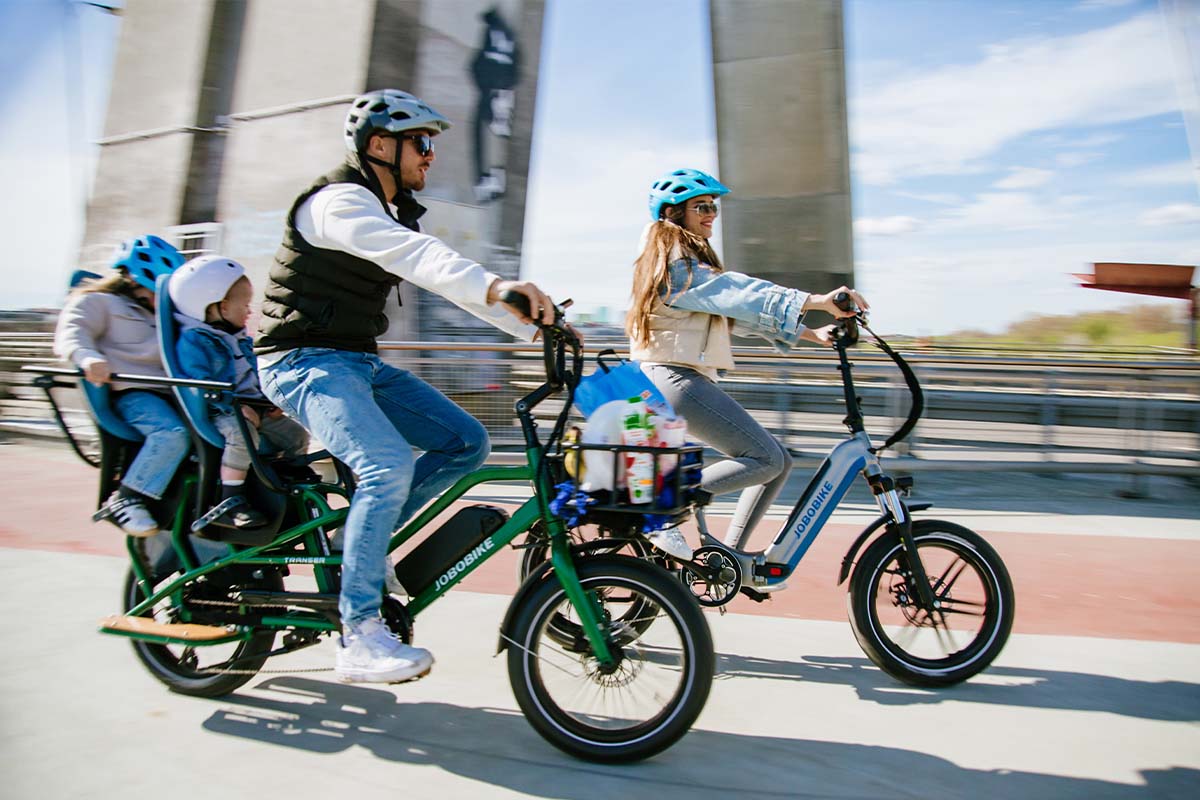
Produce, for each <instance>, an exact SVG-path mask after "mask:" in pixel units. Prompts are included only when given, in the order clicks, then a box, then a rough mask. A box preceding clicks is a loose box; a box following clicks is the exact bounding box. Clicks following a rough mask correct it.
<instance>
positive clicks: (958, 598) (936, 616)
mask: <svg viewBox="0 0 1200 800" xmlns="http://www.w3.org/2000/svg"><path fill="white" fill-rule="evenodd" d="M912 532H913V539H914V540H915V541H916V545H917V552H918V553H919V554H920V558H921V563H922V565H923V566H924V567H925V574H926V576H927V577H928V579H929V585H930V587H931V588H932V590H933V597H934V601H935V605H936V607H935V608H934V609H932V610H931V611H929V610H925V609H922V608H920V605H919V600H918V598H917V594H916V587H915V586H913V585H912V584H911V576H910V574H909V572H910V571H909V561H908V554H907V553H906V552H905V550H904V547H903V546H902V545H901V543H900V540H899V538H898V537H896V536H884V537H882V538H880V539H877V540H876V541H875V542H874V543H872V544H871V546H870V547H868V548H867V550H866V552H865V553H863V555H862V558H860V559H859V561H858V566H857V567H855V570H854V575H853V577H852V578H851V579H850V589H849V593H848V595H847V600H848V603H849V606H850V608H849V611H850V624H851V626H852V627H853V628H854V635H855V637H857V639H858V643H859V645H861V646H862V649H863V651H864V652H865V653H866V654H867V656H868V657H869V658H870V659H871V661H873V662H875V664H876V666H878V667H879V668H880V669H882V670H883V671H884V672H886V673H888V674H889V675H891V676H892V677H894V678H896V679H898V680H901V681H904V682H905V683H909V684H913V685H916V686H947V685H950V684H953V683H958V682H960V681H964V680H966V679H967V678H970V677H971V676H972V675H975V674H976V673H978V672H980V671H981V670H983V669H985V668H986V667H987V666H988V665H989V664H991V663H992V660H993V659H994V658H995V657H996V656H997V655H999V653H1000V650H1001V649H1002V648H1003V647H1004V644H1005V642H1007V641H1008V634H1009V632H1010V631H1011V630H1012V623H1013V588H1012V580H1011V579H1010V578H1009V576H1008V570H1007V569H1005V567H1004V562H1003V561H1002V560H1001V559H1000V556H999V554H998V553H996V551H995V550H994V549H992V546H991V545H989V544H988V543H987V542H986V541H984V539H983V537H981V536H979V535H978V534H976V533H974V532H972V531H970V530H968V529H966V528H964V527H962V526H961V525H955V524H953V523H950V522H940V521H937V520H920V521H918V522H914V523H913V528H912Z"/></svg>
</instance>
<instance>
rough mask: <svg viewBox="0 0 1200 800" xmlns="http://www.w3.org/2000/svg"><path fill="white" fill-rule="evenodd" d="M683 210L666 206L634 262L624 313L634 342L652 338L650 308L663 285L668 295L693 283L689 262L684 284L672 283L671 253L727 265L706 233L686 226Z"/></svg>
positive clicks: (641, 343) (715, 265)
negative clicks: (700, 232)
mask: <svg viewBox="0 0 1200 800" xmlns="http://www.w3.org/2000/svg"><path fill="white" fill-rule="evenodd" d="M683 211H684V209H683V206H682V205H668V206H663V219H659V220H658V221H657V222H654V223H651V225H650V229H649V230H648V231H647V232H646V245H645V247H644V248H642V253H641V255H639V256H638V257H637V260H636V261H634V262H633V296H632V300H631V302H630V305H629V314H627V315H626V317H625V333H627V334H628V335H629V338H630V340H632V341H633V343H634V345H635V346H638V347H645V346H646V345H647V344H649V342H650V312H651V311H652V310H653V308H654V301H655V300H657V299H658V298H659V296H660V295H661V293H662V290H663V288H664V287H665V288H666V290H667V295H668V297H669V296H670V295H671V294H673V293H676V292H682V291H684V290H686V289H687V288H688V285H689V284H690V283H691V279H692V269H691V267H690V266H689V267H688V279H687V282H685V283H684V285H683V286H672V285H671V271H670V263H671V255H672V253H676V254H677V253H682V254H683V257H684V258H695V259H696V260H698V261H699V262H700V263H702V264H707V265H708V266H710V267H712V269H713V270H714V271H715V272H721V271H722V270H723V269H724V268H723V267H722V266H721V259H719V258H718V257H717V253H716V251H715V250H713V249H712V245H710V244H709V243H708V241H707V240H706V239H705V238H704V237H702V236H697V235H696V234H694V233H692V232H691V231H689V230H688V229H687V228H684V227H683ZM678 257H679V256H678V255H676V258H678Z"/></svg>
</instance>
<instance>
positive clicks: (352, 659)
mask: <svg viewBox="0 0 1200 800" xmlns="http://www.w3.org/2000/svg"><path fill="white" fill-rule="evenodd" d="M337 645H338V648H337V666H336V668H335V670H336V672H337V676H338V678H339V679H341V680H342V681H344V682H346V683H399V682H401V681H410V680H413V679H414V678H420V677H423V676H425V675H427V674H428V673H429V670H430V669H432V668H433V655H431V654H430V652H429V651H428V650H423V649H421V648H420V647H412V646H411V645H407V644H405V643H404V642H402V641H400V638H399V637H398V636H396V634H394V633H392V632H391V631H390V630H388V628H387V626H386V625H384V623H383V620H382V619H379V618H375V619H369V620H367V621H366V622H362V623H359V624H358V625H356V626H354V627H353V628H351V629H350V630H348V631H347V632H346V633H343V634H342V635H341V637H339V639H338V643H337Z"/></svg>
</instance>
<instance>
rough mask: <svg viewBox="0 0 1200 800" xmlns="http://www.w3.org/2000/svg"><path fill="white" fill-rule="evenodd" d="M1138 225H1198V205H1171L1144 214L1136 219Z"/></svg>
mask: <svg viewBox="0 0 1200 800" xmlns="http://www.w3.org/2000/svg"><path fill="white" fill-rule="evenodd" d="M1138 224H1139V225H1148V226H1159V225H1192V224H1200V205H1195V204H1193V203H1172V204H1171V205H1168V206H1159V207H1158V208H1152V209H1150V210H1149V211H1146V212H1144V213H1143V214H1142V215H1141V216H1139V217H1138Z"/></svg>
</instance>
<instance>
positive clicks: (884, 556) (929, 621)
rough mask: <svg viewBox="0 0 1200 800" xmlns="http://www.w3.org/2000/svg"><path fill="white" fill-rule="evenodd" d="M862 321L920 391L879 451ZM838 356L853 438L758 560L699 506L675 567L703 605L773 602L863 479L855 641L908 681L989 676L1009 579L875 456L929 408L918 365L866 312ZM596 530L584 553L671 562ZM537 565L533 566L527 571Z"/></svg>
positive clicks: (985, 548)
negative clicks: (857, 368) (866, 513)
mask: <svg viewBox="0 0 1200 800" xmlns="http://www.w3.org/2000/svg"><path fill="white" fill-rule="evenodd" d="M836 302H837V304H838V305H839V307H841V308H843V309H844V310H847V311H851V310H855V309H854V306H853V301H852V300H851V299H850V298H849V297H848V296H846V295H845V294H844V293H843V294H841V295H839V296H838V298H837V301H836ZM860 325H861V326H862V327H864V328H866V330H867V331H868V332H869V333H870V334H871V336H872V337H873V339H874V340H875V343H876V344H877V345H878V346H879V347H880V349H882V350H883V351H884V352H885V353H886V354H887V355H888V356H889V357H890V358H891V359H892V360H893V361H894V362H895V363H896V365H897V366H898V367H899V368H900V372H901V374H903V376H904V381H905V384H906V385H907V386H908V389H909V391H910V392H911V394H912V405H911V408H910V409H909V414H908V417H907V419H906V420H905V421H904V424H903V425H901V426H900V428H898V429H897V430H896V432H895V433H893V434H892V435H891V436H890V437H889V438H888V439H887V441H886V442H884V443H883V444H882V445H873V444H872V442H871V437H870V436H869V434H868V433H867V431H866V430H865V427H864V425H863V416H862V410H861V401H860V400H859V397H858V395H857V393H856V392H855V388H854V380H853V377H852V375H851V364H850V360H849V357H848V356H847V352H846V351H847V349H848V348H849V347H851V346H853V345H854V344H856V343H857V342H858V333H859V331H858V329H859V326H860ZM834 350H835V351H836V352H837V355H838V361H839V367H838V368H839V370H840V371H841V376H842V390H843V394H844V396H845V402H846V418H845V420H844V422H845V425H846V427H847V428H848V429H849V434H850V435H849V437H848V438H847V439H846V440H845V441H842V442H840V443H839V444H837V445H836V446H835V447H834V448H833V450H832V451H831V452H830V453H829V455H828V456H827V457H826V459H825V460H824V461H823V462H822V463H821V465H820V466H819V467H818V468H817V470H816V472H815V473H814V474H813V477H812V479H811V480H810V481H809V483H808V486H807V487H806V488H805V490H804V492H803V494H802V495H801V496H800V499H799V500H798V501H797V503H796V505H795V507H794V508H793V509H792V512H791V513H790V514H789V516H788V518H787V521H786V522H785V523H784V524H783V526H782V527H781V528H780V529H779V532H778V533H777V534H776V536H775V538H774V540H773V541H772V542H771V544H770V546H769V547H767V548H766V549H765V550H763V551H761V552H747V551H745V550H743V549H740V548H741V547H743V546H744V545H745V542H746V539H747V538H748V537H747V536H743V537H742V540H741V541H739V542H733V543H729V544H727V543H724V542H721V541H720V540H718V539H717V538H715V537H714V536H712V535H711V534H710V533H709V532H708V527H707V525H706V523H705V518H704V511H703V508H702V507H696V508H695V509H694V513H695V516H696V524H697V528H698V529H699V533H700V547H699V548H697V549H696V550H695V552H694V555H693V558H692V561H690V562H674V563H677V564H679V576H680V578H681V579H682V580H683V582H684V583H685V584H686V585H687V586H688V587H689V588H690V589H691V590H692V593H693V594H694V595H695V597H696V599H697V601H698V602H699V603H700V604H701V605H702V606H707V607H723V606H725V605H726V604H727V603H729V602H730V601H731V600H732V599H733V598H734V597H736V596H737V595H738V594H739V593H740V594H742V595H745V596H748V597H750V598H751V599H754V600H757V601H763V600H766V599H768V597H769V596H770V593H771V592H773V591H777V590H780V589H783V588H785V587H784V582H785V581H786V580H787V578H788V576H789V575H791V573H792V572H793V571H794V570H795V569H796V566H797V565H798V564H799V563H800V561H801V559H803V558H804V555H805V554H806V553H807V552H808V549H809V547H810V546H811V545H812V543H813V541H815V540H816V538H817V536H818V534H820V532H821V530H822V528H823V527H824V526H825V524H826V523H827V522H828V521H829V518H830V516H831V515H832V514H833V511H834V509H835V508H837V506H838V504H839V503H840V502H841V501H842V499H843V497H845V495H846V492H847V491H849V489H850V487H851V485H852V484H853V483H854V480H855V478H856V477H857V476H858V475H862V476H863V478H864V479H865V480H866V482H867V484H868V485H869V486H870V488H871V492H872V493H873V495H874V497H875V500H876V502H877V504H878V505H879V510H880V516H879V517H878V518H877V519H876V520H875V521H873V522H872V523H871V524H870V525H868V526H867V528H866V529H865V530H863V532H862V533H861V534H859V536H858V537H857V538H856V539H855V540H854V542H853V543H852V544H851V545H850V547H849V549H848V551H847V552H846V555H845V557H844V558H843V560H842V565H841V570H840V573H839V575H838V584H839V585H841V584H843V583H845V582H846V580H847V578H849V590H848V595H847V604H848V610H849V616H850V624H851V625H852V626H853V628H854V634H855V636H856V637H857V638H858V642H859V645H860V646H861V647H862V649H863V651H864V652H865V653H866V654H867V656H868V657H870V659H871V660H872V661H873V662H874V663H875V664H876V665H877V666H879V668H880V669H882V670H884V671H885V672H887V673H888V674H890V675H892V676H893V677H895V678H897V679H898V680H901V681H904V682H906V683H910V684H915V685H919V686H945V685H949V684H953V683H958V682H960V681H963V680H966V679H967V678H969V677H971V676H972V675H975V674H976V673H978V672H979V671H981V670H983V669H984V668H986V667H987V666H988V665H989V664H990V663H991V662H992V660H993V659H995V657H996V656H997V655H998V654H999V653H1000V650H1001V649H1002V648H1003V647H1004V644H1005V642H1006V641H1007V640H1008V635H1009V632H1010V631H1011V629H1012V623H1013V588H1012V581H1011V579H1010V578H1009V575H1008V571H1007V569H1005V566H1004V562H1003V561H1002V560H1001V558H1000V556H999V555H998V554H997V553H996V551H995V550H994V549H993V548H992V547H991V545H989V544H988V543H987V542H986V541H985V540H984V539H983V537H981V536H979V535H978V534H977V533H974V532H973V531H970V530H968V529H967V528H964V527H962V526H961V525H956V524H954V523H952V522H944V521H941V520H927V519H922V520H918V521H914V520H913V519H912V516H911V514H912V513H913V512H918V511H924V510H926V509H928V508H930V507H931V506H932V504H931V503H913V504H908V503H906V502H905V501H904V500H903V499H902V497H901V495H902V494H905V495H906V494H907V493H908V490H909V488H910V487H911V486H912V479H911V478H899V479H894V478H893V477H891V476H890V475H888V474H887V473H886V472H885V471H884V470H883V468H882V467H881V466H880V463H879V458H878V454H879V453H880V452H881V451H883V450H885V449H887V448H888V447H890V446H892V445H893V444H895V443H896V442H899V441H901V440H903V439H904V438H905V437H906V436H907V435H908V434H909V433H910V432H911V431H912V429H913V427H914V426H915V425H916V423H917V420H918V419H920V416H921V412H922V411H923V409H924V398H923V394H922V392H921V386H920V383H919V382H918V381H917V378H916V375H915V374H914V373H913V371H912V368H911V367H909V365H908V364H907V362H905V360H904V358H903V357H902V356H900V354H899V353H897V352H895V351H894V350H893V349H892V348H891V347H889V346H888V344H887V343H886V342H885V341H883V340H882V339H881V338H879V336H877V335H876V334H875V333H874V332H873V331H871V330H870V328H869V327H867V326H866V317H865V315H864V314H863V313H862V312H858V313H856V315H855V316H853V317H847V318H845V319H842V320H840V321H839V322H838V324H837V326H836V328H835V329H834ZM626 520H628V518H626ZM593 522H594V523H596V524H598V525H599V527H600V530H601V533H602V537H601V538H600V539H593V540H591V541H586V542H582V543H580V544H578V545H577V548H578V549H579V550H580V551H583V552H594V553H604V552H610V551H616V550H619V549H620V550H625V551H628V550H632V551H634V552H636V553H639V554H641V555H643V556H645V557H649V558H652V559H654V560H655V561H658V562H659V563H660V564H663V565H664V566H669V565H670V564H671V563H672V561H673V560H672V559H670V558H669V557H668V556H666V555H665V554H663V553H661V552H659V551H657V550H652V548H650V546H649V544H648V543H647V542H646V540H645V539H642V538H641V537H639V536H638V535H637V528H636V527H632V528H631V527H630V526H629V525H628V523H627V522H626V523H625V524H622V521H621V520H612V521H610V522H608V523H606V522H605V521H602V520H600V519H595V520H593ZM577 538H578V537H577ZM868 542H870V544H869V545H868V544H867V543H868ZM864 546H865V549H864ZM860 551H861V552H860ZM540 558H542V556H541V555H540V553H539V552H538V551H536V550H531V551H530V552H529V553H528V554H527V558H526V562H529V561H530V559H532V560H539V559H540ZM531 566H532V565H531V564H529V563H526V564H525V565H523V569H525V570H527V569H529V568H530V567H531Z"/></svg>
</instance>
